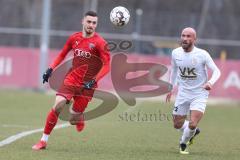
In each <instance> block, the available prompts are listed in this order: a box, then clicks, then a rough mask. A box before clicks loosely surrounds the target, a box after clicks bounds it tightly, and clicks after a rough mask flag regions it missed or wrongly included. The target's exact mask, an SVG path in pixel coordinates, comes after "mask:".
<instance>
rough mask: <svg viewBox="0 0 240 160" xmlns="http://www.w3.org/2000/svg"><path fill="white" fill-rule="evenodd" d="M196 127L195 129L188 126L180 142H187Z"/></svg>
mask: <svg viewBox="0 0 240 160" xmlns="http://www.w3.org/2000/svg"><path fill="white" fill-rule="evenodd" d="M195 132H196V128H195V129H193V130H192V129H190V128H189V127H188V126H187V127H186V128H185V129H184V131H183V135H182V138H181V140H180V144H181V143H184V144H186V143H187V142H188V141H189V140H190V139H191V138H192V137H193V135H194V134H195Z"/></svg>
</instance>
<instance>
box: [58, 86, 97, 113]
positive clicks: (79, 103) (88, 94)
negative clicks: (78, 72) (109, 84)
mask: <svg viewBox="0 0 240 160" xmlns="http://www.w3.org/2000/svg"><path fill="white" fill-rule="evenodd" d="M94 91H95V88H93V89H84V88H83V87H77V86H71V85H62V86H61V88H60V89H59V90H58V92H57V93H56V95H59V96H62V97H65V98H66V99H67V100H68V101H70V100H71V99H73V111H75V112H84V110H85V109H86V107H87V105H88V102H90V101H91V100H92V97H93V94H94Z"/></svg>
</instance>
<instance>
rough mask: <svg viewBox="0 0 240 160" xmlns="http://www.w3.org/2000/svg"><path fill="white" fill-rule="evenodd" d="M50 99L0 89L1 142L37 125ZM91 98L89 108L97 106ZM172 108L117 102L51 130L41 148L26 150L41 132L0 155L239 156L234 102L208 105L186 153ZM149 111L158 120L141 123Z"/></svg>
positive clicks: (50, 159) (74, 159)
mask: <svg viewBox="0 0 240 160" xmlns="http://www.w3.org/2000/svg"><path fill="white" fill-rule="evenodd" d="M53 101H54V96H49V95H44V94H41V93H36V92H30V91H6V90H4V91H0V103H1V104H0V141H1V140H3V139H5V138H7V137H9V136H11V135H14V134H17V133H20V132H22V131H27V130H32V129H37V128H42V127H43V125H44V123H45V118H46V114H47V112H48V111H49V109H50V107H51V105H52V104H53ZM94 102H95V100H94V101H93V103H91V104H90V105H89V107H88V109H93V108H94V107H95V106H96V103H94ZM171 110H172V109H171V105H170V104H165V103H162V102H160V101H159V102H157V101H155V102H150V101H144V102H142V103H139V104H138V105H137V106H136V107H135V108H131V109H130V107H128V106H127V105H126V104H125V103H123V102H121V103H120V104H119V105H118V107H117V108H116V109H115V110H113V111H112V112H110V113H108V114H106V115H104V116H101V117H99V118H96V119H93V120H90V121H88V122H87V126H86V128H85V130H84V131H83V132H81V133H78V132H76V131H75V128H74V127H73V126H71V127H67V128H63V129H59V130H55V131H53V133H52V135H51V137H50V139H49V143H48V148H47V149H46V150H44V151H40V152H36V151H32V150H31V146H32V145H33V144H34V143H35V142H37V141H38V140H39V138H40V137H41V133H36V134H32V135H30V136H27V137H24V138H22V139H19V140H17V141H15V142H13V143H11V144H9V145H6V146H3V147H0V160H4V159H6V160H23V159H25V160H40V159H41V160H55V159H58V160H67V159H71V160H78V159H81V160H86V159H87V160H88V159H89V160H96V159H97V160H101V159H102V160H107V159H109V160H110V159H111V160H117V159H119V160H123V159H124V160H125V159H127V160H129V159H130V160H135V159H136V160H146V159H152V160H155V159H158V160H161V159H162V160H178V159H179V160H182V159H190V160H200V159H201V160H203V159H204V160H221V159H222V160H225V159H230V160H233V159H236V160H237V159H239V157H240V127H239V126H240V125H239V120H240V116H239V115H240V107H239V106H238V104H232V105H231V104H229V105H219V106H210V105H209V106H208V108H207V110H206V114H205V116H204V118H203V119H202V121H201V123H200V125H199V126H200V128H201V130H202V132H201V134H200V136H199V137H198V138H197V140H196V143H195V144H194V145H193V146H191V147H190V151H191V154H190V155H179V154H178V140H179V137H180V132H177V131H176V130H175V129H173V127H172V122H171V121H170V119H171ZM126 111H128V112H127V119H126ZM159 112H161V114H162V117H159ZM138 113H140V117H139V118H138V117H137V115H138ZM150 114H156V115H157V116H158V117H157V118H158V119H157V120H155V119H154V117H151V118H152V119H151V120H152V121H149V122H146V119H148V120H150ZM130 116H131V119H130ZM146 116H148V117H147V118H146ZM163 116H165V118H164V117H163ZM159 118H160V119H159ZM59 123H63V122H62V121H59ZM4 125H12V126H8V127H6V126H4Z"/></svg>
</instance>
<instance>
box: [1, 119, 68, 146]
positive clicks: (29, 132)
mask: <svg viewBox="0 0 240 160" xmlns="http://www.w3.org/2000/svg"><path fill="white" fill-rule="evenodd" d="M69 126H70V124H69V123H64V124H59V125H56V126H55V128H54V129H60V128H65V127H69ZM43 130H44V128H40V129H34V130H30V131H25V132H21V133H18V134H15V135H13V136H10V137H8V138H6V139H4V140H2V141H0V147H3V146H5V145H7V144H10V143H12V142H14V141H16V140H18V139H21V138H23V137H26V136H28V135H31V134H34V133H37V132H43Z"/></svg>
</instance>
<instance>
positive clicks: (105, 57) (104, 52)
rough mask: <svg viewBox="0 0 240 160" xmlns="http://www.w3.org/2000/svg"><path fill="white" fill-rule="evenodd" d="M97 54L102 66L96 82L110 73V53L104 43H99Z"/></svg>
mask: <svg viewBox="0 0 240 160" xmlns="http://www.w3.org/2000/svg"><path fill="white" fill-rule="evenodd" d="M99 52H100V57H101V60H102V62H103V66H102V68H101V70H100V71H99V73H98V74H97V76H96V81H99V80H100V79H101V78H103V77H104V76H105V75H106V74H107V73H108V72H109V71H110V52H109V50H108V47H107V43H106V41H103V42H101V43H100V45H99Z"/></svg>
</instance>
